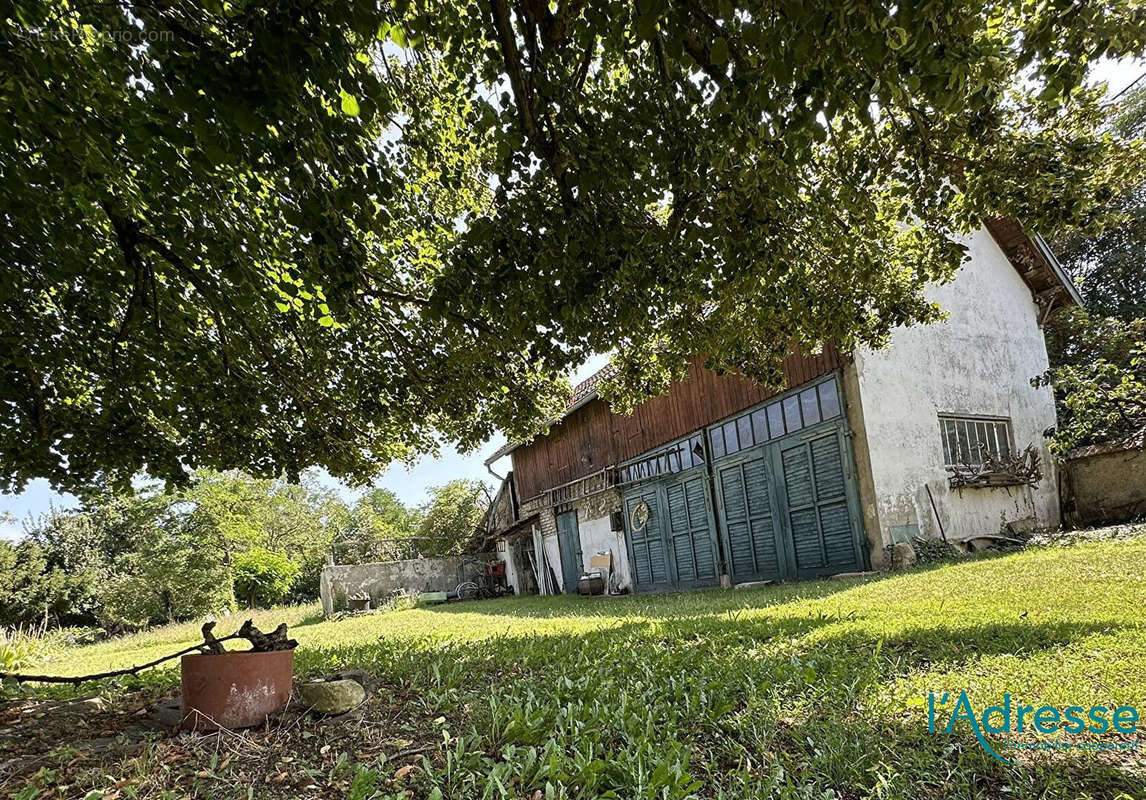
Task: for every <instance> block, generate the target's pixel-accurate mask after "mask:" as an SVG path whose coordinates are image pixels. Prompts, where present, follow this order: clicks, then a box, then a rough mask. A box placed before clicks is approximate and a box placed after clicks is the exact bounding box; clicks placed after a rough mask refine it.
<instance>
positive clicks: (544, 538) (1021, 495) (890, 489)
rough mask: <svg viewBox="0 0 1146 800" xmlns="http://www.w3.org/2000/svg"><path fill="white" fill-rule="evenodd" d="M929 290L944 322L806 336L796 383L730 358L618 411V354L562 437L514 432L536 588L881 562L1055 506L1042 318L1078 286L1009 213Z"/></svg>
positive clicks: (725, 581) (512, 489)
mask: <svg viewBox="0 0 1146 800" xmlns="http://www.w3.org/2000/svg"><path fill="white" fill-rule="evenodd" d="M967 244H968V246H969V256H970V258H969V261H968V262H967V263H965V265H964V266H963V268H962V269H961V270H960V272H959V273H958V275H957V277H956V278H955V279H954V280H953V281H951V282H949V283H947V284H943V285H937V286H933V287H931V288H930V289H929V292H928V295H929V297H930V298H931V299H933V300H936V301H938V302H939V303H940V304H941V305H942V307H943V308H944V309H945V310H946V311H947V312H948V313H949V318H948V319H947V320H946V321H944V322H941V323H937V324H933V325H928V326H914V327H909V328H902V329H899V330H897V331H895V333H894V335H893V338H892V342H891V344H890V346H888V347H886V348H884V349H882V350H879V351H870V350H860V351H857V352H852V353H841V352H839V351H838V350H836V349H835V348H833V347H832V346H831V345H830V344H825V345H824V347H823V348H822V350H821V351H820V352H818V353H814V354H808V353H799V352H793V353H792V354H791V355H790V356H789V357H788V359H787V360H786V362H785V366H784V372H785V377H786V389H785V390H784V391H782V392H773V391H771V390H769V389H767V388H765V387H763V386H760V385H757V384H755V383H753V382H751V381H749V380H746V379H744V378H741V377H738V376H733V375H724V376H720V375H717V374H715V373H713V372H711V371H709V370H706V369H705V368H704V367H703V359H702V358H697V359H696V360H695V361H694V363H693V365H692V367H691V369H690V371H689V374H688V377H687V379H686V380H684V381H681V382H680V383H677V384H674V385H673V386H672V387H671V389H670V391H669V392H668V393H667V394H665V395H662V396H660V397H656V398H653V399H651V400H649V401H647V402H646V403H644V404H643V405H641V406H639V407H638V408H637V409H636V410H635V411H634V412H633V413H632V414H630V415H620V414H614V413H612V412H611V411H610V410H609V408H608V406H607V405H606V403H605V402H604V401H603V400H601V399H600V398H599V397H598V396H597V392H596V387H597V384H598V382H599V381H600V380H601V379H602V378H604V377H606V376H607V374H608V368H606V369H605V370H602V371H601V372H599V373H597V374H596V375H594V376H592V377H590V378H589V379H588V380H586V381H584V382H583V383H581V384H580V385H578V386H577V387H576V388H575V389H574V391H573V393H572V396H571V397H570V398H569V401H568V405H567V407H566V409H565V412H564V414H563V415H562V416H561V417H560V419H558V420H555V421H554V423H553V424H552V426H551V427H550V429H549V431H548V433H547V434H546V435H543V436H540V437H538V438H536V439H535V440H533V441H531V442H519V443H510V444H508V445H506V446H505V447H503V448H501V449H500V450H498V451H497V452H496V453H493V454H492V455H491V456H490V458H489V459H488V460H487V462H486V463H487V465H489V464H492V463H493V462H494V461H497V460H499V459H501V458H503V457H504V456H506V455H509V456H510V457H511V459H512V471H511V472H510V473H509V474H508V476H507V477H506V479H505V481H504V482H503V484H502V486H501V489H500V491H499V494H498V497H497V499H496V502H495V503H494V506H493V509H492V511H491V513H490V515H489V518H488V522H487V524H488V532H489V534H490V536H491V538H493V539H495V540H496V543H497V548H498V551H499V553H500V554H501V557H502V558H503V559H505V561H506V563H507V573H508V577H509V582H510V583H511V584H512V585H513V586H514V587H515V589H516V590H517V591H518V592H520V593H529V592H538V591H539V592H541V593H560V592H574V591H577V584H578V580H579V578H580V577H581V576H582V575H583V574H585V573H593V574H600V576H601V579H602V583H603V584H604V585H605V586H606V588H607V589H609V590H611V591H626V590H628V591H637V592H641V591H666V590H676V589H687V588H698V587H706V586H720V585H724V586H728V585H735V584H741V583H749V582H756V581H775V580H790V579H800V578H810V577H815V576H823V575H832V574H838V573H846V572H855V571H861V570H868V569H880V568H884V567H886V566H887V565H888V560H889V554H890V552H891V551H892V548H893V546H894V545H895V544H897V543H901V542H912V541H913V540H915V539H916V538H918V537H923V538H945V539H948V540H952V541H960V540H968V539H972V538H977V537H982V536H984V535H994V534H998V533H999V532H1000V530H1001V529H1011V530H1014V529H1017V528H1021V527H1032V526H1053V525H1056V524H1057V523H1058V514H1059V506H1058V490H1057V484H1056V475H1055V471H1054V463H1053V461H1052V459H1051V458H1050V456H1049V454H1048V453H1047V451H1046V448H1045V445H1044V443H1043V431H1044V430H1045V429H1047V428H1048V427H1051V426H1052V425H1054V423H1055V407H1054V398H1053V396H1052V394H1051V390H1050V389H1049V388H1046V387H1043V388H1033V387H1032V386H1031V383H1030V379H1031V378H1032V377H1033V376H1035V375H1038V374H1040V373H1042V372H1043V371H1044V370H1045V369H1046V368H1047V354H1046V345H1045V341H1044V338H1043V332H1042V324H1043V323H1044V322H1045V320H1046V319H1047V317H1048V316H1049V315H1050V314H1051V313H1052V312H1053V311H1055V310H1056V309H1058V308H1061V307H1063V306H1066V305H1070V304H1077V303H1079V302H1080V301H1079V297H1078V294H1077V292H1076V291H1075V289H1074V287H1073V286H1072V284H1071V283H1070V281H1069V279H1068V278H1067V277H1066V275H1065V273H1064V272H1063V270H1062V268H1061V266H1060V265H1059V264H1058V263H1057V261H1056V260H1055V258H1054V256H1053V254H1052V253H1051V252H1050V250H1049V249H1048V248H1047V247H1046V245H1045V243H1044V242H1043V241H1042V240H1041V239H1040V238H1038V237H1029V236H1027V235H1026V234H1025V233H1024V232H1023V231H1022V229H1021V227H1020V226H1019V225H1018V224H1017V223H1015V222H1014V221H1011V220H1002V219H1000V220H992V221H989V222H988V223H986V224H985V225H984V227H983V228H981V229H980V230H979V231H978V232H976V233H975V234H973V235H971V236H970V237H969V239H968V240H967Z"/></svg>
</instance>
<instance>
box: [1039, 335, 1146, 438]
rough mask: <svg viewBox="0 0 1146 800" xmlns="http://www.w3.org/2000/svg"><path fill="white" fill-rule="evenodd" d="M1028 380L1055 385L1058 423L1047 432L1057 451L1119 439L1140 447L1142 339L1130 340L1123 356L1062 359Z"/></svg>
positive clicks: (1145, 375)
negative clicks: (1071, 361) (1073, 361)
mask: <svg viewBox="0 0 1146 800" xmlns="http://www.w3.org/2000/svg"><path fill="white" fill-rule="evenodd" d="M1033 383H1034V385H1035V386H1040V385H1050V386H1053V387H1054V391H1055V395H1056V397H1057V399H1058V426H1057V427H1056V428H1054V429H1052V430H1051V431H1048V434H1049V435H1050V436H1051V437H1052V438H1051V449H1052V450H1053V451H1054V452H1055V453H1056V454H1058V455H1064V454H1065V453H1067V452H1069V451H1070V450H1072V449H1074V448H1076V447H1082V446H1085V445H1090V444H1101V443H1104V442H1111V441H1119V440H1127V441H1132V440H1134V441H1136V442H1137V443H1138V444H1139V446H1141V444H1142V441H1143V439H1146V339H1143V340H1142V341H1138V342H1135V343H1134V345H1133V347H1132V348H1130V349H1129V351H1128V352H1127V353H1126V355H1125V358H1124V359H1123V360H1119V361H1116V360H1107V359H1105V358H1097V359H1095V360H1094V361H1090V362H1086V363H1081V364H1064V365H1062V366H1058V367H1053V368H1051V369H1050V370H1048V371H1047V373H1046V374H1045V375H1043V376H1040V377H1039V378H1036V379H1035V380H1034V381H1033Z"/></svg>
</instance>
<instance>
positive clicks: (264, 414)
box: [0, 0, 1146, 491]
mask: <svg viewBox="0 0 1146 800" xmlns="http://www.w3.org/2000/svg"><path fill="white" fill-rule="evenodd" d="M11 11H12V13H10V14H9V15H8V18H7V19H6V20H5V21H4V24H3V25H2V26H0V45H2V46H0V77H2V79H0V107H2V108H3V109H4V112H3V120H4V123H3V125H0V244H2V245H3V246H0V258H2V259H3V269H2V271H0V353H2V355H0V359H2V360H0V400H3V402H4V408H5V413H4V415H3V416H2V417H0V465H2V471H0V480H2V485H3V486H4V488H6V489H9V490H10V489H14V488H16V487H19V486H20V485H22V484H23V483H24V482H25V481H26V480H27V479H29V478H31V477H34V476H45V477H47V478H49V479H50V480H51V481H52V483H53V485H54V486H56V487H57V488H69V489H75V490H77V491H82V490H87V489H90V487H91V486H92V485H96V484H104V483H108V482H110V483H113V484H116V485H118V486H120V487H124V486H126V485H127V483H128V481H130V479H131V477H132V476H134V475H136V474H138V473H147V474H151V475H154V476H157V477H160V478H163V479H166V480H168V481H170V482H174V483H185V482H187V480H188V479H189V475H190V473H191V472H192V471H194V470H195V469H198V468H200V467H213V468H230V467H237V466H241V467H242V468H244V469H246V470H247V471H249V472H252V473H255V474H259V475H264V476H278V475H280V474H283V473H285V474H286V475H288V476H289V477H295V476H297V475H298V474H299V473H300V472H301V471H302V470H303V469H304V468H305V467H307V466H308V465H312V464H313V465H322V466H325V467H326V468H327V469H328V470H329V471H330V472H331V473H332V474H334V475H336V476H339V477H345V478H348V479H351V480H358V481H365V480H367V479H368V478H370V477H371V476H372V475H374V474H376V473H377V472H378V471H379V469H380V468H381V467H382V466H383V465H385V464H387V463H389V462H390V461H391V460H392V459H394V458H403V457H410V456H412V455H413V454H416V453H419V452H425V451H429V450H432V449H433V448H434V447H435V446H436V443H437V441H438V439H439V437H441V438H445V439H448V440H451V441H454V442H457V443H458V444H460V445H461V446H462V447H463V448H467V447H472V446H475V445H476V444H478V443H480V442H482V441H483V440H485V439H486V438H487V437H488V436H489V434H490V433H491V431H492V430H493V429H494V428H501V429H503V430H505V431H506V432H507V434H508V435H509V436H510V437H511V438H521V437H526V436H529V435H530V434H532V433H534V432H536V431H538V430H539V429H541V428H542V427H543V426H544V423H545V420H546V419H547V418H548V417H549V415H550V414H551V413H552V411H553V410H554V409H555V408H556V407H558V406H559V404H560V403H561V401H562V399H563V396H564V395H565V393H566V391H567V390H568V386H567V384H566V382H565V379H564V377H563V375H564V374H565V373H566V372H567V371H568V369H569V368H570V367H571V366H574V365H577V364H579V363H581V362H582V361H583V360H584V358H585V357H586V355H587V354H589V353H591V352H605V351H609V350H612V349H613V348H618V355H617V359H616V361H617V364H618V366H619V367H620V371H619V373H618V374H617V376H616V377H615V378H614V379H613V381H612V382H611V383H610V384H609V385H607V386H605V387H603V391H604V393H605V394H606V395H607V397H609V398H610V399H612V400H614V401H616V402H617V404H618V407H620V408H625V407H627V406H629V405H631V404H632V403H633V402H634V401H636V400H638V399H641V398H643V397H645V396H647V395H649V394H651V393H656V392H658V391H661V390H663V389H664V388H665V387H666V386H667V384H668V381H669V380H670V379H672V378H676V377H680V376H681V375H683V373H684V370H685V367H686V364H687V361H688V358H689V357H690V356H692V355H693V354H694V353H697V352H703V353H708V354H710V359H711V365H712V366H713V367H715V368H718V369H734V370H738V371H740V372H742V373H744V374H746V375H749V376H751V377H754V378H757V379H760V380H763V381H765V382H768V383H772V384H775V383H778V382H779V381H780V379H781V378H780V372H779V363H780V359H781V358H782V357H783V356H784V355H785V354H786V353H787V352H788V349H789V347H790V346H791V345H792V344H797V345H800V346H801V347H804V348H806V349H811V348H815V347H816V346H818V344H819V343H820V342H823V341H826V340H831V341H834V342H836V343H837V344H839V345H840V346H841V347H842V348H844V349H845V350H846V349H849V348H852V347H854V346H857V345H861V344H869V345H878V344H880V343H881V342H883V341H884V340H885V339H886V337H887V334H888V332H889V331H890V330H891V329H892V328H893V327H894V326H896V325H901V324H906V323H912V322H920V321H927V320H932V319H935V318H936V316H937V313H938V310H937V309H936V308H935V307H934V306H932V305H931V304H929V303H928V302H927V301H926V300H925V299H924V297H923V293H922V289H923V286H924V285H925V284H926V283H927V282H929V281H934V280H942V279H945V278H948V277H950V276H951V275H952V274H953V272H954V271H955V269H956V268H957V267H958V265H959V264H960V262H961V260H962V258H963V257H964V253H965V250H964V246H963V245H962V244H961V243H960V241H959V240H958V236H959V235H960V234H963V233H966V232H967V231H969V230H971V229H973V228H975V227H977V226H978V225H979V220H980V219H981V218H982V217H984V216H991V215H1011V216H1014V217H1017V218H1018V219H1020V220H1022V221H1023V223H1024V224H1025V225H1027V226H1028V227H1030V228H1033V229H1046V230H1050V229H1056V230H1057V229H1059V228H1061V227H1063V226H1067V225H1077V224H1083V225H1096V224H1098V223H1100V222H1102V221H1103V220H1104V219H1105V217H1106V216H1107V212H1106V206H1105V204H1106V202H1107V201H1108V200H1110V199H1111V197H1113V195H1114V193H1115V192H1116V191H1117V187H1119V186H1121V185H1125V184H1126V183H1127V182H1130V181H1137V180H1138V176H1139V175H1140V174H1141V167H1140V161H1141V158H1140V150H1139V148H1137V147H1136V146H1127V145H1126V144H1125V143H1124V142H1122V141H1120V140H1118V139H1116V138H1114V137H1111V136H1109V135H1107V134H1106V133H1104V132H1103V131H1102V130H1101V125H1100V124H1098V121H1099V120H1100V117H1101V109H1100V108H1099V106H1098V102H1097V97H1098V93H1097V92H1088V91H1083V90H1080V89H1079V88H1078V87H1079V86H1080V84H1081V83H1082V81H1083V80H1084V77H1085V75H1086V70H1087V66H1088V64H1090V63H1092V62H1094V61H1097V60H1099V59H1100V58H1102V57H1120V56H1126V55H1136V54H1139V53H1141V52H1142V51H1143V48H1144V41H1146V38H1144V37H1146V17H1144V16H1143V15H1142V14H1141V12H1140V10H1139V9H1138V7H1137V5H1136V4H1134V3H1131V2H1126V0H1106V2H1096V3H1088V4H1078V3H1074V2H1068V1H1067V0H1051V2H1047V3H1039V4H1030V3H1021V4H998V3H991V2H963V3H955V4H952V3H931V4H923V5H920V4H903V3H899V4H887V5H871V4H866V3H842V4H830V3H804V2H780V3H774V2H773V3H758V2H741V3H730V2H715V0H674V2H669V0H638V2H636V3H629V2H626V3H621V2H616V1H615V0H609V1H608V2H600V3H584V2H581V0H558V1H557V2H554V3H538V2H531V1H530V0H449V2H442V0H430V1H429V2H424V3H419V4H412V3H409V2H406V0H401V1H400V2H396V3H381V2H377V0H366V1H365V2H352V3H347V2H345V1H344V0H337V2H336V1H335V0H306V1H305V2H302V0H282V2H276V3H273V4H267V3H256V2H252V1H251V0H236V2H231V3H226V4H218V3H192V2H189V1H188V0H174V1H173V2H162V3H137V2H133V1H132V0H125V2H122V3H80V4H61V3H54V2H44V1H43V0H17V1H16V2H15V3H13V4H11Z"/></svg>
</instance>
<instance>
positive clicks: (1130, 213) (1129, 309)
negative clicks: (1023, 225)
mask: <svg viewBox="0 0 1146 800" xmlns="http://www.w3.org/2000/svg"><path fill="white" fill-rule="evenodd" d="M1107 127H1108V128H1109V130H1110V132H1111V133H1112V134H1113V135H1115V136H1118V137H1120V138H1122V139H1125V140H1135V139H1141V138H1142V137H1143V136H1144V135H1146V87H1142V88H1138V89H1134V90H1131V91H1130V92H1128V93H1127V94H1126V96H1125V97H1123V98H1121V99H1120V100H1119V101H1118V102H1117V104H1115V105H1114V106H1113V107H1112V108H1111V109H1110V121H1109V123H1108V125H1107ZM1107 211H1108V212H1109V213H1110V214H1111V215H1112V216H1116V217H1117V218H1118V220H1119V221H1118V223H1117V224H1116V225H1113V226H1111V227H1109V228H1107V229H1105V230H1103V231H1102V232H1100V233H1098V234H1097V235H1093V234H1088V233H1087V232H1085V231H1083V232H1077V233H1075V234H1074V235H1065V236H1062V237H1059V238H1058V239H1057V240H1056V241H1055V252H1056V254H1057V255H1058V257H1059V259H1060V260H1061V261H1062V263H1063V265H1064V266H1066V268H1067V269H1068V271H1069V272H1070V273H1071V275H1072V276H1073V277H1074V278H1075V280H1076V282H1077V283H1078V286H1079V290H1080V292H1081V293H1082V296H1083V299H1084V301H1085V303H1086V308H1087V310H1088V311H1089V312H1090V313H1091V314H1092V315H1095V316H1098V317H1113V318H1116V319H1122V320H1132V319H1135V318H1143V317H1146V182H1137V183H1133V182H1132V183H1130V184H1128V185H1127V186H1124V187H1122V191H1120V192H1118V193H1117V195H1116V196H1115V197H1114V198H1113V199H1112V200H1111V201H1110V202H1109V204H1108V205H1107ZM1066 322H1067V324H1068V325H1069V324H1070V323H1071V322H1073V320H1067V321H1066ZM1059 327H1062V326H1059ZM1055 335H1058V336H1060V337H1062V336H1064V335H1069V330H1066V331H1056V332H1055Z"/></svg>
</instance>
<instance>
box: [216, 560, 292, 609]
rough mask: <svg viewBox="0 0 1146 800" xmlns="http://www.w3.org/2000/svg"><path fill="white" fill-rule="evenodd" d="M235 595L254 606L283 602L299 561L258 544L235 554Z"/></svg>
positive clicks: (233, 570)
mask: <svg viewBox="0 0 1146 800" xmlns="http://www.w3.org/2000/svg"><path fill="white" fill-rule="evenodd" d="M232 574H233V575H234V581H235V596H236V597H239V598H241V599H242V600H243V601H245V602H246V603H247V605H248V606H249V607H251V608H254V607H255V606H256V605H262V606H271V605H274V604H275V603H281V602H282V601H283V599H284V598H285V597H286V596H287V594H288V593H289V592H290V588H291V584H293V583H294V581H295V579H296V578H298V575H299V566H298V564H296V563H294V562H293V561H291V560H290V559H289V558H287V557H286V556H285V555H284V554H282V553H275V552H272V551H270V550H266V549H264V548H261V547H256V548H253V549H251V550H248V551H247V552H245V553H241V554H240V555H238V556H237V557H236V558H235V564H234V567H233V569H232Z"/></svg>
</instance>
